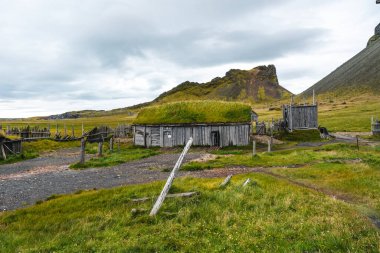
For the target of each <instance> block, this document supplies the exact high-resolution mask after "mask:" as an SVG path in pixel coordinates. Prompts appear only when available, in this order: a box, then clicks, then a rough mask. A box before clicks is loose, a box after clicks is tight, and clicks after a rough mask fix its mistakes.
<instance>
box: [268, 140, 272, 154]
mask: <svg viewBox="0 0 380 253" xmlns="http://www.w3.org/2000/svg"><path fill="white" fill-rule="evenodd" d="M271 146H272V143H271V140H270V139H268V152H271V151H272V147H271Z"/></svg>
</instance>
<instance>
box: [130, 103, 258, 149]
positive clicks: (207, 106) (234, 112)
mask: <svg viewBox="0 0 380 253" xmlns="http://www.w3.org/2000/svg"><path fill="white" fill-rule="evenodd" d="M251 112H252V111H251V107H250V106H249V105H245V104H240V103H228V102H217V101H196V102H195V101H193V102H177V103H170V104H165V105H161V106H153V107H148V108H145V109H143V110H142V111H141V112H140V113H139V115H138V116H137V118H136V120H135V124H134V125H133V141H134V144H135V145H138V146H145V147H154V146H159V147H174V146H183V145H185V144H186V142H187V141H188V140H189V138H190V137H192V138H193V145H195V146H216V147H225V146H244V145H248V144H249V139H250V133H251Z"/></svg>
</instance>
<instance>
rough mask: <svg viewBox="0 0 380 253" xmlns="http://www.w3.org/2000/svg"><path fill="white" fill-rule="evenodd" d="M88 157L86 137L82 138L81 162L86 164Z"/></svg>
mask: <svg viewBox="0 0 380 253" xmlns="http://www.w3.org/2000/svg"><path fill="white" fill-rule="evenodd" d="M85 159H86V139H85V138H84V137H83V138H81V139H80V162H79V163H80V164H84V163H85Z"/></svg>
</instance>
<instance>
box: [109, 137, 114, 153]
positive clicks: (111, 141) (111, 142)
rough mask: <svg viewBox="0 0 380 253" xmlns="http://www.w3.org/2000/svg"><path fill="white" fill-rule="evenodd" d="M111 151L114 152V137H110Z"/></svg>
mask: <svg viewBox="0 0 380 253" xmlns="http://www.w3.org/2000/svg"><path fill="white" fill-rule="evenodd" d="M110 151H111V152H113V137H111V138H110Z"/></svg>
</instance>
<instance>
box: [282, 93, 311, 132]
mask: <svg viewBox="0 0 380 253" xmlns="http://www.w3.org/2000/svg"><path fill="white" fill-rule="evenodd" d="M282 115H283V121H284V127H285V128H286V129H287V130H288V131H290V132H291V131H293V130H304V129H318V105H317V104H316V102H315V96H314V91H313V104H312V105H307V104H304V105H295V104H293V98H292V101H291V103H290V104H289V105H283V107H282Z"/></svg>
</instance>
